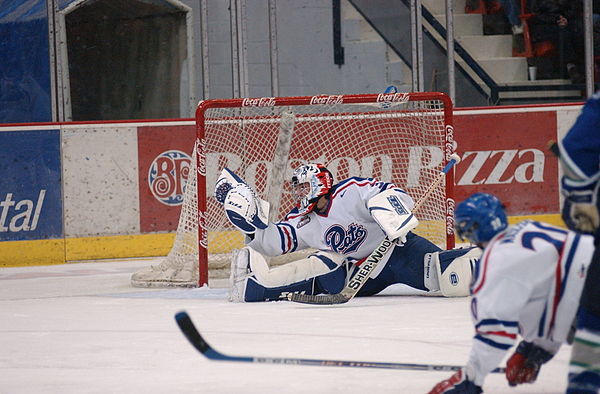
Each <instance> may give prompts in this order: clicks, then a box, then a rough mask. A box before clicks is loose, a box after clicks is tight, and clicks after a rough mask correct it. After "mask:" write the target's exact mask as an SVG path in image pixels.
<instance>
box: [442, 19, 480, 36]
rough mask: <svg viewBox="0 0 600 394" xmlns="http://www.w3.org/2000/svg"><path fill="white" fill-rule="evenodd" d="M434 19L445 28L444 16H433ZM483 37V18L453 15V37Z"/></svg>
mask: <svg viewBox="0 0 600 394" xmlns="http://www.w3.org/2000/svg"><path fill="white" fill-rule="evenodd" d="M434 17H435V18H436V19H437V20H438V22H440V23H441V24H442V26H443V27H444V28H445V27H446V14H434ZM475 35H483V17H482V16H481V15H480V14H456V13H455V14H454V36H455V37H460V36H475Z"/></svg>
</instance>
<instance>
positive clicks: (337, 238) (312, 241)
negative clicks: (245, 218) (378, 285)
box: [248, 178, 414, 269]
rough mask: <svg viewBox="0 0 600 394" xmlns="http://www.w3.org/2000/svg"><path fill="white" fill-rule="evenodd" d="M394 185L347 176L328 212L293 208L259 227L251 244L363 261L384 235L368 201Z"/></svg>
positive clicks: (263, 249)
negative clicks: (330, 254) (316, 252)
mask: <svg viewBox="0 0 600 394" xmlns="http://www.w3.org/2000/svg"><path fill="white" fill-rule="evenodd" d="M391 188H395V186H394V185H393V184H391V183H386V182H381V181H377V180H375V179H372V178H349V179H346V180H344V181H342V182H340V183H338V184H337V185H336V186H335V187H334V189H333V191H332V193H331V198H330V202H329V205H328V207H327V210H326V212H325V213H323V214H317V213H315V212H310V213H308V214H306V215H304V216H302V215H299V214H298V213H297V209H293V210H292V211H291V212H290V213H289V214H287V215H286V217H285V218H284V219H283V220H282V221H280V222H278V223H270V224H269V226H268V227H267V228H266V229H264V230H261V229H259V230H257V231H256V233H255V236H254V239H253V240H252V241H251V242H249V243H248V245H249V246H250V247H252V248H253V249H255V250H256V251H258V252H260V253H262V254H264V255H267V256H278V255H281V254H284V253H291V252H294V251H296V250H301V249H306V248H314V249H318V250H322V251H331V252H336V253H340V254H343V255H345V256H346V257H347V258H348V261H351V262H353V261H356V260H361V259H363V258H365V257H367V256H368V255H369V254H370V253H371V252H372V251H373V250H374V249H375V248H376V247H377V246H378V245H379V243H380V242H381V241H382V240H383V238H384V237H385V233H384V232H383V230H382V229H381V227H379V225H378V224H377V222H376V221H375V220H374V219H373V217H372V216H371V214H370V213H369V209H368V208H367V201H369V199H371V198H372V197H373V196H375V195H377V194H379V193H381V192H383V191H385V190H387V189H391ZM395 189H397V190H398V191H399V192H400V194H401V200H402V203H403V204H404V205H405V207H406V208H408V209H412V208H413V206H414V202H413V200H412V198H411V197H410V196H409V195H408V194H406V193H405V192H404V191H402V190H401V189H398V188H395ZM386 262H387V259H386V260H385V261H382V263H381V264H380V266H381V268H383V266H384V265H385V263H386ZM379 268H380V267H378V269H379Z"/></svg>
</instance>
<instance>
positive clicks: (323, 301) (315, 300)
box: [288, 293, 351, 305]
mask: <svg viewBox="0 0 600 394" xmlns="http://www.w3.org/2000/svg"><path fill="white" fill-rule="evenodd" d="M350 298H351V297H347V296H345V295H344V294H342V293H338V294H327V295H320V296H319V295H310V294H297V293H292V294H288V300H290V301H293V302H298V303H301V304H311V305H335V304H345V303H346V302H348V301H350Z"/></svg>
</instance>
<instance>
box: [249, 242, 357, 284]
mask: <svg viewBox="0 0 600 394" xmlns="http://www.w3.org/2000/svg"><path fill="white" fill-rule="evenodd" d="M344 260H345V257H344V255H342V254H338V253H332V252H321V251H318V252H316V253H313V254H311V255H310V256H308V257H307V258H305V259H300V260H296V261H292V262H291V263H287V264H284V265H280V266H277V267H275V268H271V269H269V270H266V271H265V270H256V271H254V272H253V273H254V274H255V275H256V279H257V280H258V282H259V283H261V284H262V285H264V286H267V287H278V286H285V285H289V284H292V283H297V282H300V281H304V280H307V279H311V278H314V277H317V276H320V275H324V274H328V273H330V272H331V271H333V270H335V269H336V268H337V267H339V266H340V265H342V263H343V262H344ZM250 264H251V266H253V267H254V265H255V263H250Z"/></svg>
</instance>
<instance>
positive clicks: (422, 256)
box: [215, 164, 480, 302]
mask: <svg viewBox="0 0 600 394" xmlns="http://www.w3.org/2000/svg"><path fill="white" fill-rule="evenodd" d="M291 185H292V193H293V195H294V196H295V198H296V201H297V205H296V207H295V208H294V209H292V210H291V211H290V212H289V213H288V214H287V215H286V216H285V217H284V218H283V219H282V220H281V221H279V222H277V223H268V221H267V220H266V218H267V216H268V214H267V213H266V212H265V211H266V210H267V205H268V204H266V203H265V202H264V201H262V200H260V198H258V197H256V195H255V194H254V192H253V191H252V189H251V188H249V187H248V186H247V185H246V184H245V183H244V181H243V180H241V179H240V178H239V177H237V176H236V175H235V174H233V173H231V172H230V171H229V170H227V169H224V170H223V172H222V174H221V176H220V177H219V180H218V181H217V185H216V189H215V196H216V197H217V200H218V201H221V202H222V203H223V207H224V210H225V213H226V214H227V217H228V218H229V220H230V221H231V222H232V223H233V224H234V225H235V226H236V227H238V228H239V229H240V230H241V231H243V232H244V233H246V234H247V236H248V237H247V238H248V242H247V245H246V247H244V248H243V249H241V251H240V252H239V253H237V255H236V256H235V257H234V258H233V261H232V266H231V293H230V300H231V301H245V302H249V301H272V300H280V299H285V298H286V296H287V294H288V293H291V292H298V293H304V294H336V293H339V292H340V291H341V290H342V289H343V287H344V286H345V285H346V283H347V280H348V279H349V278H350V277H351V276H352V275H353V274H355V273H356V272H357V271H358V267H359V266H360V264H361V263H362V262H363V261H364V260H365V259H366V258H367V257H368V256H369V254H370V253H371V252H372V251H373V250H374V249H375V248H377V246H378V245H379V243H380V242H381V241H382V240H383V239H384V237H385V236H387V237H388V238H389V239H390V240H394V242H395V243H396V245H395V247H394V248H393V250H392V251H391V252H390V253H389V254H388V255H387V256H386V257H384V258H383V259H382V261H381V263H379V265H378V266H377V268H376V269H375V270H374V271H373V272H372V273H371V276H370V278H369V280H368V281H367V282H366V283H365V285H364V286H363V287H362V289H361V290H360V291H359V293H358V296H368V295H373V294H377V293H379V292H381V291H382V290H384V289H385V288H387V287H388V286H390V285H393V284H398V283H401V284H403V285H407V286H409V287H410V288H413V289H416V290H420V291H423V292H438V293H440V294H441V295H444V296H449V297H451V296H466V295H468V284H469V282H470V279H471V264H472V262H473V261H474V260H475V259H477V258H478V257H479V255H480V250H479V249H477V248H469V249H456V250H451V251H441V249H440V248H439V247H437V246H436V245H434V244H433V243H431V242H430V241H428V240H427V239H425V238H423V237H421V236H419V235H417V234H414V233H413V230H414V229H415V228H416V227H417V225H418V223H419V222H418V220H417V218H416V217H415V216H414V215H413V213H412V212H411V210H412V208H413V206H414V202H413V200H412V198H411V197H410V196H409V195H408V194H407V193H406V192H404V191H403V190H402V189H400V188H398V187H396V186H395V185H393V184H391V183H387V182H381V181H378V180H375V179H371V178H349V179H346V180H343V181H341V182H339V183H337V184H335V185H334V183H333V177H332V175H331V173H330V172H329V171H328V170H327V168H325V167H324V166H323V165H321V164H306V165H302V166H300V167H299V168H297V169H296V170H295V171H294V173H293V176H292V182H291ZM304 249H312V250H314V252H313V253H312V254H310V255H308V256H307V257H306V258H301V259H299V260H296V261H293V262H291V263H287V264H284V265H281V266H277V267H274V268H270V267H269V266H268V264H267V262H266V260H265V257H264V256H279V255H282V254H287V253H292V252H295V251H298V250H304Z"/></svg>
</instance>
